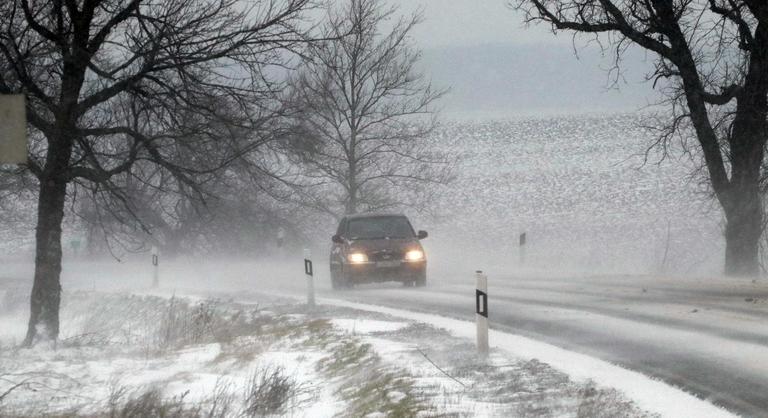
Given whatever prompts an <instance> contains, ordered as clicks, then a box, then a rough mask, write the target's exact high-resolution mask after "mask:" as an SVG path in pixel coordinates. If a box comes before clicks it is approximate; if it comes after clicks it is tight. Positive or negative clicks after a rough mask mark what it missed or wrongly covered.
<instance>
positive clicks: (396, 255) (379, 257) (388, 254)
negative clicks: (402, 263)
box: [368, 250, 404, 261]
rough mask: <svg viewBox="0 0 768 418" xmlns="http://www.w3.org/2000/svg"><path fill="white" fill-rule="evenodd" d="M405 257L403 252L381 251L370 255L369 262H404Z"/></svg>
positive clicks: (372, 252)
mask: <svg viewBox="0 0 768 418" xmlns="http://www.w3.org/2000/svg"><path fill="white" fill-rule="evenodd" d="M403 257H404V254H403V253H402V252H400V251H393V250H379V251H371V252H370V253H368V260H370V261H394V260H402V259H403Z"/></svg>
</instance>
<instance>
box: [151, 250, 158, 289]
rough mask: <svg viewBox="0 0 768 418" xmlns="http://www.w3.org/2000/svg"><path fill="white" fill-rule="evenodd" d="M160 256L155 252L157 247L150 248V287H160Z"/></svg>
mask: <svg viewBox="0 0 768 418" xmlns="http://www.w3.org/2000/svg"><path fill="white" fill-rule="evenodd" d="M159 264H160V255H159V252H158V251H157V247H155V246H154V245H153V246H152V287H153V288H157V287H159V286H160V271H159V270H160V265H159Z"/></svg>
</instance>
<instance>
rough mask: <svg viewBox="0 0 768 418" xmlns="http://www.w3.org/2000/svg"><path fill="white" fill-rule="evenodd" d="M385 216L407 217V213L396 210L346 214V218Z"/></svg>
mask: <svg viewBox="0 0 768 418" xmlns="http://www.w3.org/2000/svg"><path fill="white" fill-rule="evenodd" d="M385 216H392V217H401V218H407V216H405V214H403V213H394V212H363V213H356V214H354V215H346V216H345V218H346V219H362V218H378V217H385Z"/></svg>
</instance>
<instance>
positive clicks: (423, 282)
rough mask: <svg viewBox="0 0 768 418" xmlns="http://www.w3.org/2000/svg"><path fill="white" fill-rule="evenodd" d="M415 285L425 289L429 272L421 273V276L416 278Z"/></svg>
mask: <svg viewBox="0 0 768 418" xmlns="http://www.w3.org/2000/svg"><path fill="white" fill-rule="evenodd" d="M414 284H415V285H416V287H424V286H426V285H427V272H426V270H425V271H422V272H421V273H419V276H418V277H416V281H415V282H414Z"/></svg>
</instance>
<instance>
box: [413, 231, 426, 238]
mask: <svg viewBox="0 0 768 418" xmlns="http://www.w3.org/2000/svg"><path fill="white" fill-rule="evenodd" d="M428 236H429V234H427V231H419V233H418V234H416V237H417V238H418V239H424V238H426V237H428Z"/></svg>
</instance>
